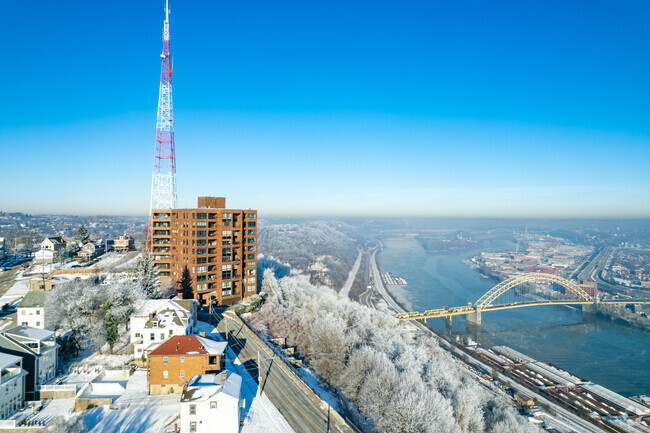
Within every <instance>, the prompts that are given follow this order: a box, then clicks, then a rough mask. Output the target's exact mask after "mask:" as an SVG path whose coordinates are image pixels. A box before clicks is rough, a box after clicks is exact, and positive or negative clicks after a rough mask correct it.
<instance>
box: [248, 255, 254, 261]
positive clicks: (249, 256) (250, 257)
mask: <svg viewBox="0 0 650 433" xmlns="http://www.w3.org/2000/svg"><path fill="white" fill-rule="evenodd" d="M254 259H255V254H246V260H254Z"/></svg>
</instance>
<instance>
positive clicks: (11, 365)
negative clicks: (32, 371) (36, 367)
mask: <svg viewBox="0 0 650 433" xmlns="http://www.w3.org/2000/svg"><path fill="white" fill-rule="evenodd" d="M25 376H27V372H26V371H25V370H23V358H21V357H20V356H15V355H8V354H6V353H0V419H7V418H9V417H10V416H11V415H13V414H14V413H16V412H17V411H18V409H20V408H21V407H22V406H23V403H24V402H25Z"/></svg>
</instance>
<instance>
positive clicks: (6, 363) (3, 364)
mask: <svg viewBox="0 0 650 433" xmlns="http://www.w3.org/2000/svg"><path fill="white" fill-rule="evenodd" d="M21 360H22V358H21V357H20V356H14V355H9V354H8V353H0V369H3V368H8V367H14V366H15V365H16V364H17V363H18V362H20V361H21Z"/></svg>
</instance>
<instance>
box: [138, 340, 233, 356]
mask: <svg viewBox="0 0 650 433" xmlns="http://www.w3.org/2000/svg"><path fill="white" fill-rule="evenodd" d="M226 347H228V344H227V343H225V342H223V341H213V340H210V339H208V338H202V337H197V336H196V335H175V336H172V337H169V339H167V340H166V341H165V342H164V343H162V344H161V345H160V346H158V347H157V348H155V349H154V350H153V351H151V353H149V356H170V355H223V353H224V352H225V351H226Z"/></svg>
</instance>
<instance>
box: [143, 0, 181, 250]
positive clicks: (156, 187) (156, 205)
mask: <svg viewBox="0 0 650 433" xmlns="http://www.w3.org/2000/svg"><path fill="white" fill-rule="evenodd" d="M160 57H161V58H162V62H161V66H160V88H159V92H158V117H157V121H156V143H155V148H154V157H153V176H152V179H151V202H150V206H149V226H148V229H147V247H148V248H149V249H150V250H151V237H152V234H153V228H152V226H151V224H152V219H151V213H152V211H153V210H154V209H174V208H176V207H177V202H176V201H177V198H176V195H177V194H176V151H175V146H174V109H173V104H172V68H171V55H170V50H169V0H165V21H164V24H163V50H162V54H160Z"/></svg>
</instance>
